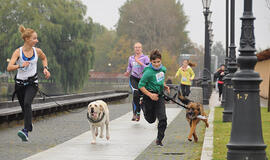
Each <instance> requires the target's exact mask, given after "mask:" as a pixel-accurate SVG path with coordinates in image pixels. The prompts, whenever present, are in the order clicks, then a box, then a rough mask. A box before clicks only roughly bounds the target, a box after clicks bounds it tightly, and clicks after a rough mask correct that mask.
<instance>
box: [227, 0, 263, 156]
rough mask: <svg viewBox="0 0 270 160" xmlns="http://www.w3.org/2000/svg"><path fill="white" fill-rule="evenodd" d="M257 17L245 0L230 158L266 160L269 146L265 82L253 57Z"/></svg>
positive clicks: (250, 2)
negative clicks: (263, 98)
mask: <svg viewBox="0 0 270 160" xmlns="http://www.w3.org/2000/svg"><path fill="white" fill-rule="evenodd" d="M254 19H255V18H254V17H253V13H252V0H244V13H243V17H242V18H241V20H242V28H241V30H242V31H241V38H240V49H239V51H240V54H239V57H238V58H237V62H238V64H239V66H240V70H238V71H237V72H236V73H235V74H234V77H233V78H232V82H233V86H234V100H235V107H234V108H233V119H232V130H231V137H230V142H229V143H228V144H227V148H228V152H227V159H228V160H235V159H243V160H266V159H267V158H266V153H265V149H266V145H265V144H264V141H263V136H262V125H261V123H262V122H261V110H260V109H261V108H260V97H259V84H260V83H261V81H262V79H261V78H260V75H259V73H257V72H255V71H254V67H255V65H256V63H257V57H256V55H255V54H254V52H255V51H256V49H255V37H254Z"/></svg>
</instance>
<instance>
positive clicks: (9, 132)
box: [0, 88, 204, 160]
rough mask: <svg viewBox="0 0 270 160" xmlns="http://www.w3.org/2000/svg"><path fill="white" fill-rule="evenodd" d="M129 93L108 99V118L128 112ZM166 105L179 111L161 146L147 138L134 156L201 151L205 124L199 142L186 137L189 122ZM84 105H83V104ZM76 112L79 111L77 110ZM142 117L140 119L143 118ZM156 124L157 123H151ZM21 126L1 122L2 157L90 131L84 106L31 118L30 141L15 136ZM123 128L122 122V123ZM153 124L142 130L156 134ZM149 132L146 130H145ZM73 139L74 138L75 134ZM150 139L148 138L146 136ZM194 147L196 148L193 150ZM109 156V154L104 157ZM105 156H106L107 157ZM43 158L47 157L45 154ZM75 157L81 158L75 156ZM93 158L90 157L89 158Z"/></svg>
mask: <svg viewBox="0 0 270 160" xmlns="http://www.w3.org/2000/svg"><path fill="white" fill-rule="evenodd" d="M190 97H191V98H192V99H193V100H195V101H201V89H198V88H197V89H196V88H195V89H194V88H193V89H192V95H191V96H190ZM130 98H131V96H129V98H128V99H126V100H124V101H121V102H117V103H121V104H117V103H115V102H114V103H110V104H109V109H110V120H111V121H114V120H117V118H121V117H123V116H125V115H126V114H129V113H128V112H130V111H131V103H130ZM166 106H167V107H168V109H177V111H179V113H178V114H177V115H175V118H173V119H172V120H173V121H172V122H171V124H170V125H168V128H167V130H166V133H165V134H166V135H165V138H164V141H163V143H164V147H157V146H156V145H155V143H154V139H155V138H153V137H152V140H150V142H147V143H148V145H146V146H145V147H143V148H140V153H138V154H137V156H136V158H132V159H136V160H142V159H166V160H167V159H191V160H192V159H193V157H194V156H195V155H196V154H200V151H201V148H200V145H201V144H202V143H203V135H204V125H203V123H200V125H199V127H198V128H197V132H198V133H199V134H198V135H199V142H198V143H193V142H189V141H187V139H186V137H187V134H188V131H189V127H188V123H187V121H186V119H185V113H184V112H180V111H181V108H180V107H179V106H176V105H175V104H168V105H166ZM85 108H86V107H85ZM76 112H78V113H76ZM129 116H130V118H128V117H126V120H125V121H127V122H128V124H134V123H136V122H131V121H130V119H131V115H129ZM143 121H144V119H143V118H142V119H141V121H140V122H139V124H140V123H142V124H143V123H144V122H143ZM143 125H145V127H149V126H150V127H151V125H147V124H143ZM154 125H156V124H154ZM22 126H23V124H22V121H19V122H17V121H15V122H12V123H10V124H9V125H7V124H4V125H1V127H0V141H1V144H0V159H3V160H7V159H8V160H19V159H24V158H27V157H30V156H33V155H34V154H36V153H39V152H43V151H46V150H48V149H49V148H53V147H55V146H59V145H61V144H64V143H66V142H67V141H69V140H71V139H73V138H74V137H77V136H79V135H81V134H85V133H86V132H89V124H88V121H87V119H86V109H84V108H82V109H77V110H76V111H75V112H74V113H71V112H62V113H57V114H51V115H49V116H45V117H39V118H37V119H36V120H34V131H33V132H31V133H30V135H29V138H30V142H27V143H23V142H21V140H20V139H19V138H18V137H17V131H18V130H19V129H21V128H22ZM123 127H124V128H125V126H123ZM155 128H156V126H152V128H150V129H147V130H146V131H145V132H147V131H148V130H149V132H150V133H151V130H152V131H153V129H154V133H153V135H152V136H154V137H155V136H156V129H155ZM147 133H148V132H147ZM143 136H145V135H144V134H143V133H142V135H139V137H143ZM75 139H76V138H75ZM90 139H91V137H90V135H89V141H88V142H87V143H89V145H91V144H90ZM148 141H149V140H148ZM87 145H88V144H87ZM131 145H132V143H131V144H128V145H126V146H119V147H122V149H126V150H129V149H128V147H129V146H131ZM194 148H198V149H195V152H196V153H195V152H194ZM107 158H108V159H110V158H109V157H107ZM107 158H106V159H107ZM45 159H46V157H45ZM76 159H80V158H79V157H77V158H76ZM91 159H92V158H91Z"/></svg>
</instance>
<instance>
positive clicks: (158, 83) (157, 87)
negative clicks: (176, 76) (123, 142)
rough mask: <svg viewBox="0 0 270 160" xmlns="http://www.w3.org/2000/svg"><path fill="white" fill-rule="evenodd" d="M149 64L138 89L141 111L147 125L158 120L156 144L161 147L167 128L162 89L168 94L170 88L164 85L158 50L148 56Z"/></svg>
mask: <svg viewBox="0 0 270 160" xmlns="http://www.w3.org/2000/svg"><path fill="white" fill-rule="evenodd" d="M150 62H151V64H150V65H149V66H148V67H145V68H144V71H143V76H142V78H141V80H140V82H139V85H138V88H139V89H140V90H141V91H142V93H143V94H144V95H143V104H142V110H143V113H144V118H145V120H146V121H147V122H149V123H154V122H155V121H156V118H157V119H158V121H159V122H158V134H157V139H156V144H157V145H159V146H163V144H162V139H163V138H164V133H165V130H166V128H167V116H166V110H165V103H164V98H163V97H162V95H163V89H164V88H165V89H166V90H167V91H168V93H170V88H169V87H168V86H167V85H166V84H165V82H164V80H165V73H166V68H165V67H164V66H162V64H161V54H160V53H159V51H158V50H153V51H152V52H151V54H150Z"/></svg>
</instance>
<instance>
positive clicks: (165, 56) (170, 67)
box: [161, 49, 178, 77]
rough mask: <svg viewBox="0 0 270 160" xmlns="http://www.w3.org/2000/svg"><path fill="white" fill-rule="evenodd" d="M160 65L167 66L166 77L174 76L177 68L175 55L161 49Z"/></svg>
mask: <svg viewBox="0 0 270 160" xmlns="http://www.w3.org/2000/svg"><path fill="white" fill-rule="evenodd" d="M161 56H162V57H161V58H162V65H164V66H165V67H166V68H167V73H166V77H174V75H175V73H176V72H177V69H178V63H177V56H175V55H172V54H171V53H170V52H169V51H168V50H166V49H163V50H162V51H161Z"/></svg>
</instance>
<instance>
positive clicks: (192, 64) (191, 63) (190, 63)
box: [184, 59, 197, 67]
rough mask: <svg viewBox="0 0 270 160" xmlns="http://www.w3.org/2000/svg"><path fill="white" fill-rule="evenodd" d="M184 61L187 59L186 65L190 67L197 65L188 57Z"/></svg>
mask: <svg viewBox="0 0 270 160" xmlns="http://www.w3.org/2000/svg"><path fill="white" fill-rule="evenodd" d="M184 61H187V63H188V65H189V66H190V67H196V65H197V64H196V63H193V62H191V61H189V60H188V59H184Z"/></svg>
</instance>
